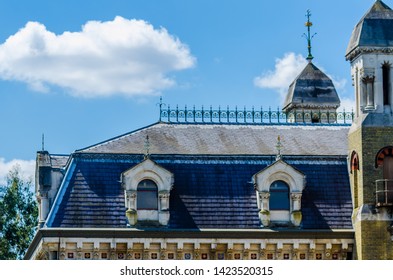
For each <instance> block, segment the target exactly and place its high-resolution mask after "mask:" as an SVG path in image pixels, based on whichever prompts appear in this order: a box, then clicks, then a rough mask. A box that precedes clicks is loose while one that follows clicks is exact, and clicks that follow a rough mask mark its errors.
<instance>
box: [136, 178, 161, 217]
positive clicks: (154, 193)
mask: <svg viewBox="0 0 393 280" xmlns="http://www.w3.org/2000/svg"><path fill="white" fill-rule="evenodd" d="M136 207H137V209H138V210H158V189H157V185H156V183H154V182H153V181H152V180H148V179H145V180H143V181H141V182H140V183H139V184H138V187H137V195H136Z"/></svg>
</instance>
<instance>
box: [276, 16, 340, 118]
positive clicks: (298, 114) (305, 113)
mask: <svg viewBox="0 0 393 280" xmlns="http://www.w3.org/2000/svg"><path fill="white" fill-rule="evenodd" d="M306 16H307V18H308V20H307V22H306V26H307V30H308V34H305V36H306V38H307V41H308V56H307V60H308V64H307V65H306V67H305V68H304V69H303V71H302V72H301V73H300V74H299V75H298V76H297V77H296V79H295V80H294V81H293V82H292V83H291V85H290V86H289V89H288V93H287V96H286V99H285V102H284V105H283V111H284V112H285V113H286V114H287V118H288V120H289V121H292V122H299V121H300V122H314V123H319V122H331V121H332V122H333V121H335V120H336V118H335V117H336V110H337V108H338V107H339V106H340V98H339V97H338V94H337V92H336V89H335V87H334V84H333V82H332V80H331V79H330V78H329V77H328V76H327V75H326V74H325V73H323V72H322V71H321V70H320V69H319V68H318V67H316V66H315V65H314V64H313V63H312V59H313V56H312V54H311V39H312V36H311V34H310V27H311V26H312V23H311V22H310V16H311V14H310V11H307V15H306ZM329 119H330V120H331V121H329Z"/></svg>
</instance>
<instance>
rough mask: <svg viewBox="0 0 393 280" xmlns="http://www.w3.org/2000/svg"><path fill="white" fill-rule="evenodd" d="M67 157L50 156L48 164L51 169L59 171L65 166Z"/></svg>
mask: <svg viewBox="0 0 393 280" xmlns="http://www.w3.org/2000/svg"><path fill="white" fill-rule="evenodd" d="M69 158H70V156H69V155H50V163H51V167H52V168H53V169H61V168H64V167H65V166H66V165H67V162H68V160H69Z"/></svg>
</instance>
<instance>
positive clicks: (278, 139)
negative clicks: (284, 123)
mask: <svg viewBox="0 0 393 280" xmlns="http://www.w3.org/2000/svg"><path fill="white" fill-rule="evenodd" d="M282 147H283V145H282V144H281V137H280V136H278V137H277V144H276V149H277V155H276V161H278V160H280V159H282V155H281V149H282Z"/></svg>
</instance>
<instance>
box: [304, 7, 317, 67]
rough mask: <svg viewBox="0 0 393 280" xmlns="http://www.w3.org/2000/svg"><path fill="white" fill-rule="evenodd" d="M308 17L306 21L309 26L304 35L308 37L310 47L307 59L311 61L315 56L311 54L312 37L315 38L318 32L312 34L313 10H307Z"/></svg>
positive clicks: (308, 46)
mask: <svg viewBox="0 0 393 280" xmlns="http://www.w3.org/2000/svg"><path fill="white" fill-rule="evenodd" d="M306 17H307V22H306V23H305V26H307V34H306V33H304V34H303V36H305V37H306V39H307V48H308V56H307V60H308V61H309V62H311V60H312V59H313V58H314V57H313V56H312V54H311V41H312V38H314V36H315V35H316V34H317V33H314V34H313V35H311V26H312V22H311V21H310V17H311V11H310V10H307V14H306Z"/></svg>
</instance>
